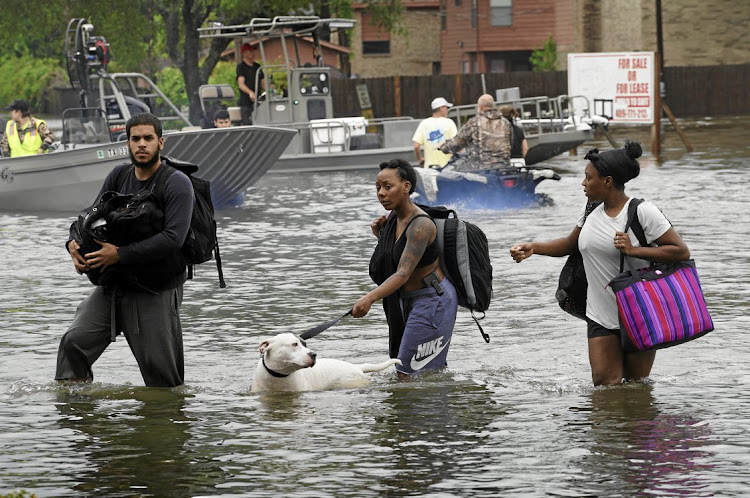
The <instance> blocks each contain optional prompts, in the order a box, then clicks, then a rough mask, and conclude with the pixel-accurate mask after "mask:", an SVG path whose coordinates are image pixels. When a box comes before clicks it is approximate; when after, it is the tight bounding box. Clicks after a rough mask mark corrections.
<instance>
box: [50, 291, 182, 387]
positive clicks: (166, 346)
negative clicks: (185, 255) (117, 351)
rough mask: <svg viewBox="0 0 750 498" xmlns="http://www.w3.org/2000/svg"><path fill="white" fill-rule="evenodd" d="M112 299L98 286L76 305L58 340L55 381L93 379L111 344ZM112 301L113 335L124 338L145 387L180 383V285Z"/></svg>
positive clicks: (138, 293) (119, 295)
mask: <svg viewBox="0 0 750 498" xmlns="http://www.w3.org/2000/svg"><path fill="white" fill-rule="evenodd" d="M112 298H113V296H112V295H111V294H105V292H104V289H103V288H102V287H96V288H95V289H94V290H93V291H92V292H91V294H89V295H88V297H87V298H86V299H84V300H83V301H81V304H79V305H78V308H77V309H76V314H75V318H74V319H73V323H72V324H71V325H70V328H68V331H67V332H66V333H65V335H64V336H63V338H62V339H61V340H60V347H59V349H58V352H57V372H56V373H55V379H56V380H67V379H89V380H93V379H94V373H93V371H92V370H91V366H92V365H93V364H94V362H95V361H96V360H97V359H99V356H101V354H102V353H103V352H104V350H105V349H107V346H109V344H110V343H111V342H112V332H111V327H112V322H111V320H112V318H113V317H112V301H111V300H112ZM115 299H116V301H115V303H114V304H115V306H114V309H115V317H114V318H115V323H116V326H117V331H118V332H119V331H122V332H123V333H124V334H125V338H126V339H127V341H128V345H129V346H130V350H131V351H132V352H133V356H135V359H136V361H137V362H138V367H139V368H140V370H141V375H142V376H143V381H144V382H145V383H146V385H147V386H149V387H174V386H179V385H181V384H183V381H184V358H183V348H182V326H181V325H180V304H182V285H179V286H178V287H177V288H173V289H166V290H163V291H161V292H159V293H158V294H156V295H153V294H147V293H141V292H127V291H126V292H122V291H121V292H119V293H118V295H117V297H116V298H115Z"/></svg>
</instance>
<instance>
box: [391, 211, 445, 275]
mask: <svg viewBox="0 0 750 498" xmlns="http://www.w3.org/2000/svg"><path fill="white" fill-rule="evenodd" d="M419 217H425V218H430V217H429V216H427V215H426V214H418V215H416V216H415V217H414V218H412V219H411V220H409V223H408V224H407V225H406V228H404V231H403V233H401V237H399V238H398V240H396V242H394V243H393V263H394V264H395V265H398V262H399V261H400V260H401V255H402V254H403V253H404V249H405V248H406V231H407V230H408V229H409V225H411V222H412V221H414V220H416V219H417V218H419ZM430 221H432V218H430ZM432 222H433V223H435V222H434V221H432ZM439 257H440V248H439V247H438V240H437V235H436V236H435V240H433V241H432V243H430V245H428V246H427V247H425V248H424V254H422V258H421V259H420V260H419V262H418V263H417V268H424V267H425V266H427V265H431V264H432V263H434V262H435V261H437V259H438V258H439Z"/></svg>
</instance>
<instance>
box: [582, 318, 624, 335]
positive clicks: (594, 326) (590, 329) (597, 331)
mask: <svg viewBox="0 0 750 498" xmlns="http://www.w3.org/2000/svg"><path fill="white" fill-rule="evenodd" d="M586 324H587V328H586V332H587V335H588V338H589V339H593V338H594V337H604V336H608V335H616V336H619V335H620V329H608V328H604V327H603V326H602V325H599V324H598V323H596V322H595V321H594V320H590V319H588V318H586Z"/></svg>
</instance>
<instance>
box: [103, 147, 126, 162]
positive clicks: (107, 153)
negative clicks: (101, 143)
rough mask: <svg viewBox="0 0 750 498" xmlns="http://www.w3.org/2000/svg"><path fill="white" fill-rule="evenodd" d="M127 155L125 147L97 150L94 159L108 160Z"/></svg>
mask: <svg viewBox="0 0 750 498" xmlns="http://www.w3.org/2000/svg"><path fill="white" fill-rule="evenodd" d="M127 155H128V148H127V147H126V146H124V145H123V146H121V147H116V148H113V149H104V150H101V149H99V150H97V151H96V157H97V159H109V158H112V157H117V156H127Z"/></svg>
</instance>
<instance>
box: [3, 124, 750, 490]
mask: <svg viewBox="0 0 750 498" xmlns="http://www.w3.org/2000/svg"><path fill="white" fill-rule="evenodd" d="M683 125H684V127H685V132H686V133H687V135H688V137H689V139H690V140H691V141H692V143H693V145H694V146H695V152H693V153H687V152H686V151H685V150H684V148H683V145H682V143H681V142H680V140H679V138H678V137H677V135H676V133H675V132H674V130H672V128H671V127H670V126H665V128H664V155H663V158H662V159H663V160H662V161H661V162H657V161H656V160H655V159H654V157H653V156H651V155H650V154H648V153H646V154H645V156H644V157H643V158H642V161H641V163H642V172H641V175H640V177H638V178H637V179H635V180H633V181H632V182H630V183H629V184H628V190H627V192H628V193H630V194H631V195H636V196H638V197H645V198H646V199H649V200H651V201H653V202H654V203H656V204H657V205H659V206H660V207H662V208H663V210H664V212H665V214H666V215H667V217H668V218H669V219H670V220H671V222H672V223H673V225H674V226H675V227H676V229H677V230H678V231H679V232H680V233H681V234H682V235H683V237H684V239H685V240H686V242H687V243H688V245H689V246H690V248H691V250H692V254H693V257H694V258H695V260H696V262H697V266H698V270H699V273H700V275H701V277H702V284H703V288H704V291H705V294H706V297H707V301H708V303H709V309H710V311H711V313H712V316H713V319H714V322H715V325H716V330H715V331H714V332H712V333H710V334H708V335H707V336H705V337H704V338H701V339H698V340H697V341H694V342H692V343H689V344H685V345H681V346H678V347H676V348H671V349H668V350H664V351H660V352H659V353H658V354H657V356H656V364H655V366H654V369H653V375H652V377H651V379H650V382H649V383H647V384H633V385H626V386H621V387H614V388H596V389H595V388H593V387H592V385H591V379H590V371H589V366H588V358H587V353H586V339H585V326H584V324H583V322H581V321H579V320H576V319H575V318H572V317H569V316H568V315H566V314H565V313H563V312H562V311H561V310H560V309H559V308H558V307H557V304H556V301H555V298H554V291H555V288H556V283H557V275H558V273H559V270H560V268H561V267H562V265H563V259H556V258H544V257H539V256H535V257H533V258H531V259H530V260H528V261H525V262H524V263H522V264H515V263H513V261H512V260H511V258H510V256H509V254H508V248H509V246H510V245H512V244H513V243H515V242H519V241H525V240H532V239H542V238H549V237H555V236H559V235H564V234H567V233H569V231H570V230H571V229H572V227H573V225H574V223H575V219H576V216H577V213H578V211H579V210H580V208H581V207H582V205H583V204H584V202H585V198H584V196H583V190H582V187H581V186H580V182H581V179H582V174H583V167H584V161H583V159H582V156H583V154H584V153H585V150H586V149H588V146H587V147H586V148H585V149H584V148H581V149H579V150H578V155H577V156H576V157H570V156H569V155H567V154H566V155H563V156H560V157H558V158H556V159H554V160H552V161H549V162H548V163H547V164H548V165H549V166H550V167H553V168H554V169H555V170H556V171H558V172H559V173H560V174H561V175H562V180H561V181H559V182H552V181H545V182H543V183H542V184H541V185H540V187H539V189H538V191H539V192H543V193H546V194H548V195H549V196H550V197H552V198H553V199H554V200H555V205H554V206H545V207H533V208H528V209H520V210H511V211H496V212H492V211H481V212H471V211H466V212H460V213H459V215H461V216H462V217H464V218H466V219H468V220H470V221H472V222H474V223H476V224H478V225H479V226H481V227H482V228H483V229H484V230H485V232H486V234H487V237H488V239H489V242H490V247H491V255H492V262H493V266H494V294H495V297H494V300H493V302H492V305H491V307H490V309H489V311H488V312H487V316H486V318H485V319H484V321H483V322H482V323H483V326H484V329H485V331H487V332H488V333H489V334H490V336H491V337H492V341H491V342H490V343H489V344H485V343H484V341H483V340H482V338H481V336H480V335H479V332H478V331H477V329H476V327H475V325H474V323H473V321H472V320H471V317H470V315H469V314H468V313H467V312H465V311H461V312H459V318H458V322H457V325H456V332H455V334H454V341H453V345H452V347H451V350H450V354H449V356H448V361H449V368H448V369H447V370H446V371H444V372H441V373H437V374H433V375H429V376H425V377H424V378H421V379H419V380H417V381H413V382H407V383H400V382H397V381H396V380H395V375H394V374H393V372H392V371H388V372H380V373H375V374H371V375H370V378H371V380H372V383H371V385H370V386H368V387H365V388H360V389H353V390H351V389H350V390H336V391H325V392H307V393H282V394H263V395H257V394H253V393H251V392H250V384H251V381H252V376H253V372H254V370H255V366H256V364H257V361H258V345H259V343H260V342H261V340H263V339H264V338H266V337H269V336H272V335H274V334H276V333H279V332H287V331H292V332H298V333H299V332H301V331H303V330H305V329H307V328H309V327H311V326H313V325H316V324H318V323H321V322H324V321H326V320H329V319H331V318H335V317H336V316H337V315H340V314H343V312H344V311H346V310H347V309H349V307H350V306H351V305H352V304H353V303H354V301H355V300H356V299H357V298H358V297H359V296H360V295H362V294H363V293H365V292H366V291H367V290H369V289H371V288H372V287H373V284H372V283H371V282H370V280H369V277H368V274H367V263H368V260H369V256H370V254H371V252H372V249H373V247H374V242H375V239H374V238H373V237H372V235H371V234H370V230H369V223H370V221H371V220H372V219H373V218H374V217H375V216H378V215H379V214H381V212H382V208H381V207H380V205H379V204H378V203H377V201H376V198H375V188H374V178H375V171H374V170H373V171H363V172H351V173H326V174H297V175H266V176H265V177H264V178H263V179H261V181H260V182H259V183H258V184H257V185H255V186H254V187H253V188H251V189H250V190H249V192H248V195H247V199H246V202H245V204H244V205H243V206H242V207H241V208H238V209H232V210H227V211H221V212H220V213H219V214H218V218H219V225H220V242H221V251H222V257H223V261H224V271H225V275H226V279H227V282H228V287H227V288H226V289H219V287H218V282H217V279H216V275H215V268H213V267H212V264H211V263H208V264H204V265H202V266H201V267H199V269H198V274H197V278H196V279H195V280H194V281H191V282H189V283H188V284H187V285H186V286H185V300H184V304H183V307H182V321H183V328H184V339H185V356H186V384H185V386H183V387H181V388H178V389H171V390H170V389H148V388H145V387H143V384H142V380H141V377H140V374H139V372H138V370H137V367H136V364H135V360H134V359H133V357H132V355H131V353H130V351H129V350H128V347H127V344H126V342H125V340H124V339H123V338H122V337H119V338H118V341H117V342H116V343H115V344H113V345H111V346H110V348H109V349H108V350H107V351H106V352H105V353H104V355H103V356H102V358H101V359H100V360H99V361H98V362H97V363H96V364H95V366H94V373H95V376H96V378H95V382H94V383H93V384H90V385H83V386H76V387H65V386H58V385H57V384H56V383H55V382H54V381H53V380H52V377H53V375H54V370H55V358H56V352H57V345H58V342H59V339H60V337H61V336H62V334H63V333H64V331H65V330H66V327H67V326H68V324H69V323H70V321H71V319H72V317H73V313H74V310H75V307H76V305H77V304H78V303H79V302H80V301H81V299H83V297H84V296H85V295H86V294H87V293H88V292H89V290H90V286H89V285H88V282H87V280H86V279H85V278H84V277H78V276H77V275H76V274H75V272H74V271H73V267H72V264H71V262H70V260H69V257H68V255H67V253H66V252H65V250H64V248H63V242H64V241H65V240H66V236H67V227H68V225H69V224H70V222H71V221H72V219H73V214H69V215H67V214H66V215H60V214H39V213H25V214H15V213H0V241H1V242H0V261H2V267H1V269H0V295H1V296H2V301H1V302H0V323H1V326H0V494H5V493H10V492H12V491H14V490H21V489H24V490H27V491H28V492H29V493H34V494H36V495H37V496H56V497H58V496H159V497H162V496H165V497H169V496H175V497H184V496H258V497H268V496H294V497H298V496H315V497H320V496H335V497H344V496H351V497H367V496H430V497H481V496H646V495H661V496H678V495H679V496H741V495H747V494H748V492H750V374H749V373H748V346H750V339H748V337H749V336H748V334H747V330H748V329H750V318H749V316H750V313H748V311H749V310H750V308H749V307H748V296H749V293H748V290H750V283H748V280H749V279H748V276H749V275H750V250H749V249H748V244H747V240H748V232H750V215H748V209H747V192H748V190H749V189H750V145H749V144H748V134H747V130H748V128H749V127H750V118H748V117H738V118H722V119H703V120H691V121H684V122H683ZM612 133H613V135H614V137H615V138H617V139H619V140H620V141H622V140H623V139H624V138H625V137H627V136H630V137H633V138H637V139H639V140H641V141H643V143H644V144H645V145H646V146H647V145H648V143H649V137H648V130H647V129H644V128H613V129H612ZM591 145H596V146H599V147H600V148H608V144H607V143H606V142H605V141H596V142H594V143H593V144H591ZM92 195H93V193H92ZM308 346H310V347H311V348H312V349H314V350H315V351H316V352H317V353H318V354H319V355H320V356H324V357H331V358H338V359H343V360H348V361H353V362H378V361H382V360H384V359H385V358H386V356H387V327H386V324H385V319H384V316H383V312H382V308H381V307H380V306H379V305H376V306H375V307H373V310H372V311H371V312H370V314H369V315H368V316H367V317H365V318H363V319H359V320H355V319H353V318H351V317H347V318H345V319H343V320H342V321H341V322H340V323H339V324H338V325H336V326H335V327H333V328H331V329H329V330H327V331H325V332H324V333H322V334H321V335H319V336H317V337H316V338H314V339H311V340H309V341H308Z"/></svg>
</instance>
